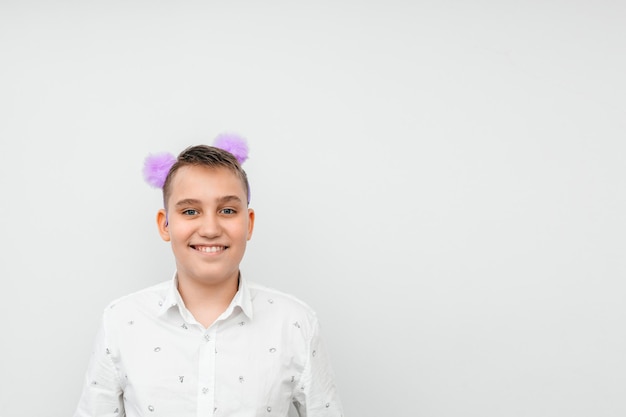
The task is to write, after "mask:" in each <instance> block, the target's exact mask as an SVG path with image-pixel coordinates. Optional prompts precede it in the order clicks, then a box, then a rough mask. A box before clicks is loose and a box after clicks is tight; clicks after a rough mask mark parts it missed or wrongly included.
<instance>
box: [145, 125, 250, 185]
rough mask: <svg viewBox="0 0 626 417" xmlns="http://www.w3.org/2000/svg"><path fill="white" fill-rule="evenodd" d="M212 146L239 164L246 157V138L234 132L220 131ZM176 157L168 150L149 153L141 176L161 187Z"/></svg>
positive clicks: (151, 183)
mask: <svg viewBox="0 0 626 417" xmlns="http://www.w3.org/2000/svg"><path fill="white" fill-rule="evenodd" d="M213 146H215V147H216V148H220V149H223V150H225V151H227V152H230V153H231V154H233V156H234V157H235V158H236V159H237V161H238V162H239V164H243V163H244V162H245V161H246V160H247V159H248V144H247V143H246V140H245V139H244V138H243V137H241V136H239V135H236V134H232V133H222V134H220V135H218V136H217V137H216V138H215V139H214V140H213ZM175 162H176V157H175V156H174V155H172V154H171V153H168V152H161V153H156V154H150V155H148V156H147V157H146V159H145V160H144V165H143V178H144V180H145V181H146V182H147V183H148V184H149V185H151V186H152V187H155V188H163V185H165V179H166V178H167V174H169V172H170V169H171V168H172V165H174V163H175Z"/></svg>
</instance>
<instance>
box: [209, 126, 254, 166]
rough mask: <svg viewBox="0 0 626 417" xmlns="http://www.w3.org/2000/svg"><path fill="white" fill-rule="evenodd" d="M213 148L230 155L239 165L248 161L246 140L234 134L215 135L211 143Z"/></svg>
mask: <svg viewBox="0 0 626 417" xmlns="http://www.w3.org/2000/svg"><path fill="white" fill-rule="evenodd" d="M213 146H215V147H216V148H220V149H223V150H225V151H228V152H230V153H232V154H233V155H235V158H237V161H239V163H240V164H243V163H244V162H245V161H246V159H248V144H247V143H246V140H245V139H244V138H243V137H241V136H239V135H236V134H234V133H221V134H219V135H217V137H216V138H215V140H214V141H213Z"/></svg>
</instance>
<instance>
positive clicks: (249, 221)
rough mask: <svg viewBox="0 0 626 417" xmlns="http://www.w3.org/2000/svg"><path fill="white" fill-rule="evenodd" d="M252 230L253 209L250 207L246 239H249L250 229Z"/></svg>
mask: <svg viewBox="0 0 626 417" xmlns="http://www.w3.org/2000/svg"><path fill="white" fill-rule="evenodd" d="M253 230H254V210H252V209H251V208H249V209H248V237H247V240H250V238H251V237H252V231H253Z"/></svg>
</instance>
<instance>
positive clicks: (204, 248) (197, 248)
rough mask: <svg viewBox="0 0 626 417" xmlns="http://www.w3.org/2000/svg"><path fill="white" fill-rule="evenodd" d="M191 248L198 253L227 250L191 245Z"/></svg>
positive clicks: (218, 247) (222, 247)
mask: <svg viewBox="0 0 626 417" xmlns="http://www.w3.org/2000/svg"><path fill="white" fill-rule="evenodd" d="M191 247H192V248H193V249H194V250H197V251H198V252H204V253H218V252H223V251H224V250H226V249H227V248H228V247H227V246H200V245H191Z"/></svg>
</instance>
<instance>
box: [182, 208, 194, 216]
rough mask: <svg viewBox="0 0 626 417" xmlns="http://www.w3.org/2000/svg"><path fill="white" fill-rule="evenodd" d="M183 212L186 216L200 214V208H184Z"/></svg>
mask: <svg viewBox="0 0 626 417" xmlns="http://www.w3.org/2000/svg"><path fill="white" fill-rule="evenodd" d="M182 214H183V215H184V216H195V215H196V214H198V210H195V209H187V210H183V211H182Z"/></svg>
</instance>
